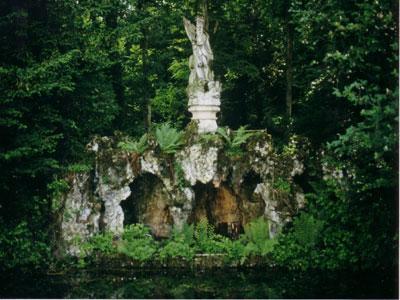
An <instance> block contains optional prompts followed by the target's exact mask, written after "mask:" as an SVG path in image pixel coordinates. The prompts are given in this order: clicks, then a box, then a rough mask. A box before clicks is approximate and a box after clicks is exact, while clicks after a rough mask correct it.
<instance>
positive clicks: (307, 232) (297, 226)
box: [293, 213, 324, 248]
mask: <svg viewBox="0 0 400 300" xmlns="http://www.w3.org/2000/svg"><path fill="white" fill-rule="evenodd" d="M323 226H324V222H323V221H321V220H318V219H316V218H315V217H314V216H313V215H310V214H307V213H302V214H300V216H299V217H297V218H295V219H294V221H293V238H294V239H295V240H296V241H297V243H299V244H300V245H302V246H304V247H306V248H312V247H314V246H315V244H316V243H317V241H318V238H319V235H320V233H321V230H322V229H323Z"/></svg>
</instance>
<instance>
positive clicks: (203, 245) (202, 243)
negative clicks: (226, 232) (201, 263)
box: [194, 219, 226, 254]
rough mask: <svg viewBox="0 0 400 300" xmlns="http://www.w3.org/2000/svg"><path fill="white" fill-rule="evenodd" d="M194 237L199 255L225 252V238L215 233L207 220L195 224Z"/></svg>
mask: <svg viewBox="0 0 400 300" xmlns="http://www.w3.org/2000/svg"><path fill="white" fill-rule="evenodd" d="M194 237H195V240H196V249H197V251H198V252H199V253H210V254H213V253H223V252H225V250H226V245H225V242H226V238H224V237H223V236H221V235H219V234H217V233H215V229H214V226H212V225H211V224H210V223H208V220H207V219H201V220H200V221H199V222H198V223H197V224H196V226H195V230H194Z"/></svg>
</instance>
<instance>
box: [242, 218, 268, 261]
mask: <svg viewBox="0 0 400 300" xmlns="http://www.w3.org/2000/svg"><path fill="white" fill-rule="evenodd" d="M240 239H241V241H242V242H243V244H244V245H245V248H244V250H243V259H245V258H246V257H249V256H266V255H267V254H269V253H271V252H272V250H273V247H274V245H275V244H276V240H275V239H271V238H270V237H269V229H268V222H267V221H265V220H264V218H263V217H260V218H258V219H256V220H254V221H252V222H250V223H249V224H247V225H246V226H244V234H243V235H241V237H240Z"/></svg>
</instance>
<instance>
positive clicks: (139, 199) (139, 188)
mask: <svg viewBox="0 0 400 300" xmlns="http://www.w3.org/2000/svg"><path fill="white" fill-rule="evenodd" d="M129 188H130V190H131V194H130V195H129V197H128V198H127V199H125V200H124V201H122V202H121V207H122V210H123V213H124V226H126V225H129V224H133V223H142V224H145V225H147V226H149V227H150V228H151V230H152V233H153V235H154V236H156V237H168V236H169V234H170V231H171V228H172V226H173V218H172V216H171V213H170V207H171V205H172V198H171V195H170V193H169V192H168V191H167V189H166V188H165V186H164V184H163V182H162V180H161V179H160V178H158V177H157V176H156V175H153V174H151V173H144V174H141V175H140V176H138V177H137V178H135V180H133V181H132V182H131V183H130V184H129Z"/></svg>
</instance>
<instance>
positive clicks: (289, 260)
mask: <svg viewBox="0 0 400 300" xmlns="http://www.w3.org/2000/svg"><path fill="white" fill-rule="evenodd" d="M323 229H324V222H323V221H322V220H319V219H316V218H315V217H314V216H313V215H312V214H310V213H305V212H303V213H301V214H300V215H299V216H297V217H296V218H295V219H294V221H293V227H292V228H291V229H290V231H289V232H288V233H287V234H285V235H281V236H280V237H279V239H278V244H277V245H276V247H275V248H274V252H273V257H274V259H275V261H276V262H277V263H278V264H280V265H282V266H285V267H288V268H293V269H303V270H305V269H309V268H315V267H319V268H320V267H324V268H336V267H338V266H339V262H340V260H341V258H337V259H336V262H334V265H332V263H333V261H324V260H323V259H322V258H321V256H322V257H323V251H319V250H318V248H317V245H318V243H321V241H322V240H323V239H322V236H323ZM342 242H343V241H342ZM342 245H343V244H342ZM343 254H344V253H343V252H342V254H341V255H343ZM342 258H343V257H342Z"/></svg>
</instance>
